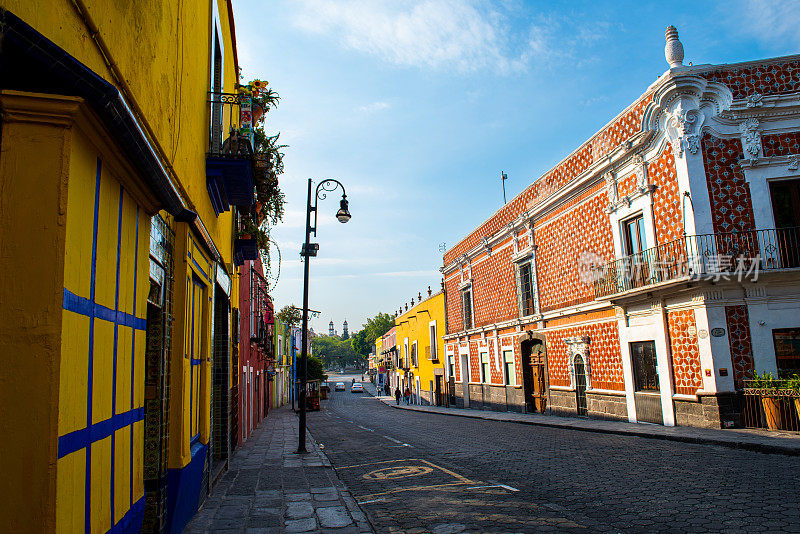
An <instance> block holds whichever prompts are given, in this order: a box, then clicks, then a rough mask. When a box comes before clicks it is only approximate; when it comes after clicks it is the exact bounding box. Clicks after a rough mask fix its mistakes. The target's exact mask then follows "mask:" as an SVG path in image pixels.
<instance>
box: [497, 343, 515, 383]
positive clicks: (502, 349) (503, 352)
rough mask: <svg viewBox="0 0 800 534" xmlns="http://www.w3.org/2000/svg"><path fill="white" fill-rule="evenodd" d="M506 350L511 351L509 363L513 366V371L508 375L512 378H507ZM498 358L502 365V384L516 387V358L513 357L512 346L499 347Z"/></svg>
mask: <svg viewBox="0 0 800 534" xmlns="http://www.w3.org/2000/svg"><path fill="white" fill-rule="evenodd" d="M506 352H510V353H511V365H512V366H513V369H514V373H513V374H512V375H510V376H511V377H512V378H511V379H509V374H508V365H507V363H508V362H506ZM500 360H501V362H502V365H503V385H504V386H512V387H516V385H517V360H516V358H514V347H500Z"/></svg>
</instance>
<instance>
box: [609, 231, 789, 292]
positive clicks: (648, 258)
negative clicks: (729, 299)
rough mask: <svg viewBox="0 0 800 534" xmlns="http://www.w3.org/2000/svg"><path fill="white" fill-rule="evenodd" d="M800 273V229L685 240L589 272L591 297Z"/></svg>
mask: <svg viewBox="0 0 800 534" xmlns="http://www.w3.org/2000/svg"><path fill="white" fill-rule="evenodd" d="M797 268H800V227H791V228H777V229H775V228H773V229H764V230H751V231H745V232H730V233H718V234H701V235H692V236H685V237H681V238H679V239H676V240H674V241H671V242H669V243H664V244H662V245H659V246H657V247H653V248H649V249H647V250H643V251H642V252H639V253H637V254H633V255H630V256H626V257H624V258H620V259H619V260H616V261H613V262H610V263H607V264H606V265H603V266H601V267H595V268H594V273H593V274H594V276H593V279H594V293H595V298H602V297H608V296H610V295H616V294H619V293H625V292H627V291H632V290H636V289H640V288H646V287H650V286H654V285H656V284H660V283H663V282H669V281H674V280H680V279H684V278H686V279H704V278H706V279H709V280H712V281H719V280H720V279H730V278H731V277H739V278H740V279H741V278H748V279H757V278H758V275H759V273H760V272H761V271H773V270H778V269H797Z"/></svg>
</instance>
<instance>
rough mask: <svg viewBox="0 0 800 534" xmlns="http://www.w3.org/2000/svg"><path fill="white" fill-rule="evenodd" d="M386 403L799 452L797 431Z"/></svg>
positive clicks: (387, 401)
mask: <svg viewBox="0 0 800 534" xmlns="http://www.w3.org/2000/svg"><path fill="white" fill-rule="evenodd" d="M367 384H368V382H367V383H365V389H366V390H367V392H368V393H370V394H372V395H374V394H375V387H374V386H372V387H369V386H367ZM379 399H380V400H382V401H383V402H384V403H385V404H387V405H388V406H391V407H392V408H398V409H401V410H409V411H415V412H428V413H438V414H444V415H454V416H458V417H473V418H477V419H488V420H493V421H507V422H514V423H521V424H527V425H538V426H548V427H556V428H566V429H571V430H582V431H587V432H602V433H608V434H623V435H630V436H638V437H643V438H653V439H666V440H671V441H683V442H687V443H705V444H709V445H720V446H723V447H731V448H735V449H746V450H752V451H758V452H768V453H778V454H787V455H792V456H798V455H800V433H797V432H770V431H766V430H755V429H726V430H722V429H713V428H695V427H688V426H673V427H668V426H662V425H651V424H640V423H628V422H626V421H604V420H600V419H583V418H578V417H559V416H555V415H541V414H522V413H515V412H491V411H485V410H470V409H464V408H442V407H438V406H418V405H410V406H406V405H404V404H403V403H402V402H401V403H400V405H399V406H397V405H395V399H394V398H393V397H379Z"/></svg>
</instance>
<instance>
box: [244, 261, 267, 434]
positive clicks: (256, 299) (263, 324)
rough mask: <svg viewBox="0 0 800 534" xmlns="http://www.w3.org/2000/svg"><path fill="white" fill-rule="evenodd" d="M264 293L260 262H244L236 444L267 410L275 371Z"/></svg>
mask: <svg viewBox="0 0 800 534" xmlns="http://www.w3.org/2000/svg"><path fill="white" fill-rule="evenodd" d="M267 290H268V284H267V281H266V279H265V278H264V269H263V266H262V264H261V260H247V261H245V262H244V265H243V266H242V267H241V268H240V278H239V310H240V321H239V332H240V339H239V347H240V357H239V365H238V367H239V373H238V374H239V399H238V402H239V412H238V416H239V425H238V427H239V432H238V436H237V441H238V444H239V445H241V443H242V442H243V441H245V440H246V439H247V438H248V437H249V436H250V434H251V433H252V432H253V430H254V429H255V428H256V426H258V423H260V422H261V419H263V418H264V417H266V415H267V412H268V410H269V402H270V391H269V388H270V386H271V384H272V382H271V381H270V374H274V371H275V355H274V350H275V349H274V346H275V344H274V336H273V333H274V332H273V328H274V323H275V316H274V308H273V303H272V299H271V298H270V296H269V294H268V293H267Z"/></svg>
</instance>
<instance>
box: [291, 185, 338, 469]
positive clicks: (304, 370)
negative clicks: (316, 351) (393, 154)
mask: <svg viewBox="0 0 800 534" xmlns="http://www.w3.org/2000/svg"><path fill="white" fill-rule="evenodd" d="M338 187H341V188H342V200H341V201H340V202H339V211H337V212H336V218H337V219H338V220H339V222H340V223H346V222H347V221H349V220H350V210H349V209H348V202H347V194H346V193H345V190H344V186H343V185H342V183H341V182H340V181H339V180H334V179H332V178H329V179H327V180H323V181H321V182H320V183H319V184H317V189H316V191H315V192H314V198H313V202H314V204H312V203H311V202H312V198H311V179H310V178H309V180H308V202H307V204H306V240H305V243H303V248H302V250H301V251H300V255H301V256H302V257H303V258H304V260H303V264H304V265H303V331H302V333H301V334H300V336H301V340H302V349H301V357H302V359H303V363H302V364H301V365H300V366H299V367H300V371H301V373H300V395H299V401H300V428H299V431H298V437H299V440H298V444H297V454H305V453H306V452H308V451H306V381H307V379H308V355H307V350H308V349H307V344H308V262H309V259H310V258H311V257H312V256H316V255H317V250H319V243H311V242H309V239H310V238H311V232H314V237H316V235H317V204H318V203H319V202H318V201H320V200H325V199H326V198H327V194H328V193H330V192H332V191H336V189H337V188H338ZM311 212H314V226H313V227H312V226H311Z"/></svg>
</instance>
